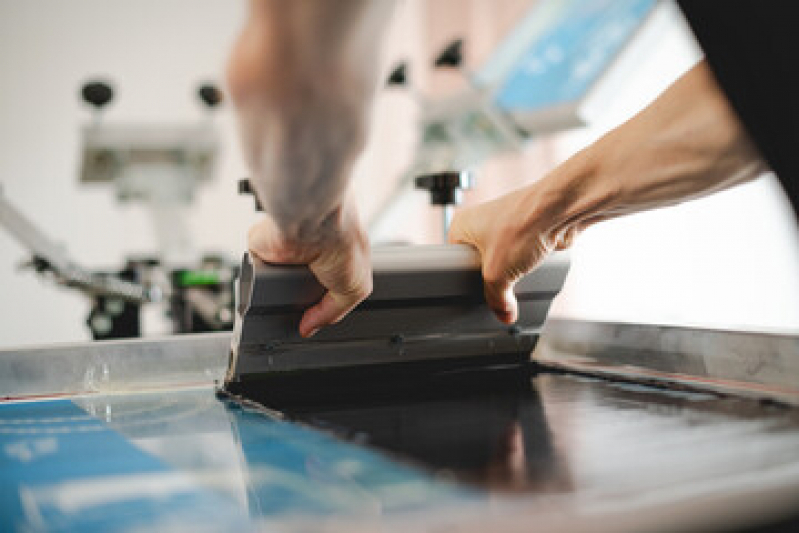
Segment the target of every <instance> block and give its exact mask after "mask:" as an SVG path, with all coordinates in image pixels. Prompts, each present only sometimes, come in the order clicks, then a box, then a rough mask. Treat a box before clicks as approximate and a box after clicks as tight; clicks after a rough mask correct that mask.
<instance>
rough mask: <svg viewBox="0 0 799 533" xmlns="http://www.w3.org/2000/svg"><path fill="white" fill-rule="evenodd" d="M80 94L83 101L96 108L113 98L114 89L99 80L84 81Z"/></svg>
mask: <svg viewBox="0 0 799 533" xmlns="http://www.w3.org/2000/svg"><path fill="white" fill-rule="evenodd" d="M80 94H81V97H82V98H83V101H84V102H86V103H87V104H90V105H92V106H94V107H95V108H96V109H98V110H99V109H102V108H103V107H105V106H106V105H107V104H108V103H109V102H110V101H111V100H113V99H114V89H113V88H112V87H111V85H109V84H108V83H106V82H104V81H99V80H95V81H89V82H86V83H84V84H83V87H82V88H81V91H80Z"/></svg>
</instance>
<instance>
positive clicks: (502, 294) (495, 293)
mask: <svg viewBox="0 0 799 533" xmlns="http://www.w3.org/2000/svg"><path fill="white" fill-rule="evenodd" d="M483 277H484V278H485V279H484V283H485V298H486V303H487V304H488V306H489V307H490V308H491V310H492V311H494V314H495V315H497V318H498V319H499V320H500V321H501V322H504V323H505V324H513V323H514V322H516V320H517V319H518V318H519V304H518V302H517V301H516V295H515V294H514V292H513V285H514V284H513V282H512V281H511V280H510V279H508V278H505V277H500V278H491V277H487V276H486V275H485V274H483Z"/></svg>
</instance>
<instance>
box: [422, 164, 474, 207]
mask: <svg viewBox="0 0 799 533" xmlns="http://www.w3.org/2000/svg"><path fill="white" fill-rule="evenodd" d="M472 181H473V179H472V174H471V172H468V171H462V172H459V171H456V170H452V171H447V172H436V173H433V174H425V175H423V176H418V177H417V178H416V179H415V180H414V183H415V184H416V188H417V189H426V190H428V191H430V203H431V204H433V205H457V204H459V203H460V201H461V191H462V190H463V189H470V188H471V187H472Z"/></svg>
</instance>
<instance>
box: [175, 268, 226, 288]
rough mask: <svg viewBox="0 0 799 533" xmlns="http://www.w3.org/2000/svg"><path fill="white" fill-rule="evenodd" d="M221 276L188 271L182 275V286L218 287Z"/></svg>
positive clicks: (199, 271)
mask: <svg viewBox="0 0 799 533" xmlns="http://www.w3.org/2000/svg"><path fill="white" fill-rule="evenodd" d="M218 284H219V274H217V273H216V272H208V271H203V270H186V271H184V272H181V273H180V285H181V286H183V287H196V286H197V285H218Z"/></svg>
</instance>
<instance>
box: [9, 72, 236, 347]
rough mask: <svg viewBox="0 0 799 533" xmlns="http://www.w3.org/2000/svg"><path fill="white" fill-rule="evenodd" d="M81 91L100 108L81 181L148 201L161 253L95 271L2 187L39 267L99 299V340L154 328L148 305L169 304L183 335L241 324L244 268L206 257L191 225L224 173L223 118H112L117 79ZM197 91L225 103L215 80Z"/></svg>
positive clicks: (93, 323)
mask: <svg viewBox="0 0 799 533" xmlns="http://www.w3.org/2000/svg"><path fill="white" fill-rule="evenodd" d="M80 94H81V97H82V98H83V100H84V101H85V102H86V103H87V104H90V105H91V106H92V108H93V112H94V120H93V121H92V123H90V124H89V125H87V126H85V127H84V128H83V150H82V154H83V157H82V163H81V172H80V181H81V183H83V184H96V183H108V184H110V185H112V186H113V187H114V191H115V194H116V199H117V201H119V202H120V203H127V202H139V203H141V204H144V205H145V206H146V207H147V208H148V211H149V213H150V215H151V218H152V222H153V230H154V235H155V237H156V242H157V243H158V247H157V249H156V250H154V251H153V252H152V254H151V255H148V256H130V257H128V258H127V259H126V261H125V266H124V267H123V268H122V269H120V270H119V271H116V272H105V271H95V270H90V269H88V268H86V267H84V266H81V265H78V264H77V263H76V262H75V261H73V260H72V259H71V257H70V256H69V255H68V254H67V252H66V249H65V248H64V247H63V246H61V245H59V244H57V243H56V242H55V241H53V240H52V239H51V238H50V237H49V236H48V235H47V234H46V233H45V232H44V231H42V230H40V229H39V228H37V227H36V226H35V225H34V223H33V222H32V221H30V220H28V218H27V217H26V216H25V215H24V214H23V213H22V212H21V211H20V210H19V209H17V208H16V207H14V206H13V205H11V203H10V202H9V201H8V200H7V199H5V197H4V196H3V192H2V189H0V223H2V225H3V226H5V228H6V230H8V231H9V232H10V233H11V235H12V236H13V237H15V238H16V240H18V241H19V242H20V244H22V245H23V246H24V247H25V248H27V249H28V251H30V252H31V254H32V259H31V261H30V263H29V265H30V266H31V267H32V268H34V269H35V270H36V271H37V272H38V273H40V274H48V275H50V276H51V277H52V278H53V279H54V281H55V282H56V283H58V284H60V285H63V286H66V287H69V288H73V289H78V290H80V291H81V292H83V293H85V294H87V295H88V296H89V297H90V298H91V302H92V307H91V310H90V312H89V315H88V318H87V319H86V324H87V326H88V327H89V330H90V331H91V335H92V338H93V339H95V340H101V339H114V338H127V337H139V336H141V335H143V334H146V333H147V332H146V331H145V329H146V328H144V327H143V324H142V322H143V320H142V306H143V305H146V304H159V307H160V308H161V311H162V312H161V316H162V317H163V318H165V319H167V320H168V321H169V322H170V323H171V326H170V327H169V330H170V331H172V332H174V333H196V332H204V331H224V330H229V329H231V327H232V325H233V305H234V302H233V281H234V279H235V276H236V272H237V265H236V264H235V263H233V262H232V261H229V260H228V259H226V258H225V257H223V256H221V255H219V254H213V253H206V254H202V255H201V254H199V253H197V252H196V250H195V249H194V246H193V245H192V239H191V236H190V232H189V229H188V225H187V223H186V214H187V212H188V210H189V209H190V207H191V205H192V202H193V201H194V198H195V190H196V189H197V188H198V187H199V186H201V185H202V184H203V183H206V182H208V181H210V180H211V179H212V177H213V176H214V173H215V159H216V154H217V150H218V141H217V138H216V130H215V127H214V125H213V123H211V122H210V121H203V122H200V123H198V124H196V125H188V126H186V125H172V124H165V125H141V124H114V123H107V121H106V119H105V117H104V113H105V109H106V106H108V104H110V103H111V102H112V101H113V99H114V90H113V88H112V86H111V84H110V82H107V81H103V80H93V81H89V82H87V83H85V84H84V85H83V86H82V88H81V91H80ZM197 96H198V98H199V99H200V100H201V101H202V102H203V104H204V105H205V106H206V107H207V108H208V110H209V112H210V111H211V110H213V109H214V108H215V107H216V106H217V105H219V104H220V103H221V101H222V95H221V92H220V91H219V90H218V89H217V88H216V87H215V86H214V85H211V84H203V85H201V86H200V87H199V89H198V91H197Z"/></svg>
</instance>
